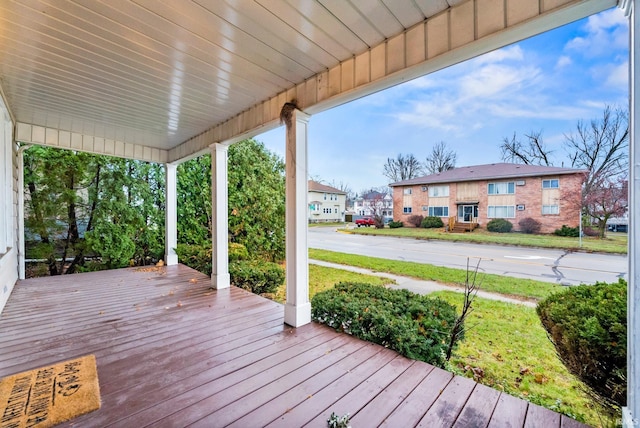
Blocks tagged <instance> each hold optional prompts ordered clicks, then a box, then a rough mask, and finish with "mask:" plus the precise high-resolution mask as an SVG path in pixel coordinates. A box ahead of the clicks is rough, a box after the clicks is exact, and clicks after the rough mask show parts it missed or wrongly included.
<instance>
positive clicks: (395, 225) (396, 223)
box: [389, 221, 404, 229]
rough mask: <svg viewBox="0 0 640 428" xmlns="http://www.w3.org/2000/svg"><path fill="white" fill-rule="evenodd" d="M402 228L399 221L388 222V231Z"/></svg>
mask: <svg viewBox="0 0 640 428" xmlns="http://www.w3.org/2000/svg"><path fill="white" fill-rule="evenodd" d="M402 226H404V223H402V222H401V221H390V222H389V228H390V229H397V228H399V227H402Z"/></svg>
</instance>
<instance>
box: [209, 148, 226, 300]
mask: <svg viewBox="0 0 640 428" xmlns="http://www.w3.org/2000/svg"><path fill="white" fill-rule="evenodd" d="M209 147H210V148H211V222H212V225H213V230H212V231H211V241H212V246H213V259H212V264H211V268H212V269H211V285H212V286H213V288H217V289H218V288H228V287H229V285H230V283H231V281H230V279H229V197H228V187H229V179H228V177H227V156H228V154H227V151H228V147H227V146H225V145H222V144H219V143H215V144H212V145H211V146H209Z"/></svg>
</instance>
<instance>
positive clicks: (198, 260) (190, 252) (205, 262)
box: [175, 244, 213, 276]
mask: <svg viewBox="0 0 640 428" xmlns="http://www.w3.org/2000/svg"><path fill="white" fill-rule="evenodd" d="M175 250H176V254H177V255H178V260H179V261H180V263H183V264H185V265H187V266H189V267H190V268H193V269H195V270H197V271H198V272H202V273H204V274H206V275H209V276H211V269H212V268H211V263H212V261H211V259H212V254H213V250H212V249H211V245H209V246H204V245H195V244H178V246H177V247H176V249H175Z"/></svg>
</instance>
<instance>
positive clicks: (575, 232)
mask: <svg viewBox="0 0 640 428" xmlns="http://www.w3.org/2000/svg"><path fill="white" fill-rule="evenodd" d="M553 234H554V235H558V236H567V237H570V238H577V237H578V236H580V228H579V227H569V226H567V225H566V224H563V225H562V227H561V228H560V229H556V230H555V231H554V232H553Z"/></svg>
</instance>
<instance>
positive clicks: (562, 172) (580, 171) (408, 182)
mask: <svg viewBox="0 0 640 428" xmlns="http://www.w3.org/2000/svg"><path fill="white" fill-rule="evenodd" d="M587 172H588V170H586V169H574V170H559V171H549V172H535V173H524V174H500V175H493V176H489V177H477V178H474V177H470V178H468V179H464V180H451V179H446V178H445V179H438V178H435V179H428V180H420V178H425V179H426V178H428V177H432V176H426V177H417V178H412V179H410V180H404V181H397V182H395V183H390V184H388V186H389V187H398V186H416V185H422V184H438V183H466V182H469V181H487V180H500V179H503V178H518V177H546V176H553V175H570V174H586V173H587ZM414 180H415V181H414Z"/></svg>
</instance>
